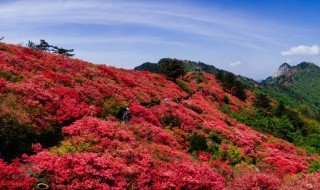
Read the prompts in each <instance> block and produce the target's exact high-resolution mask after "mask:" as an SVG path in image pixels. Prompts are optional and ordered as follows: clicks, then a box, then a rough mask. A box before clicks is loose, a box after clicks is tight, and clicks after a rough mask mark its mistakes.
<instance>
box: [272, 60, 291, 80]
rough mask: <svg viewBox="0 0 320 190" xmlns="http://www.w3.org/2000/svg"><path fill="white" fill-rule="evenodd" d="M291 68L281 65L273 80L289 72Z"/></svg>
mask: <svg viewBox="0 0 320 190" xmlns="http://www.w3.org/2000/svg"><path fill="white" fill-rule="evenodd" d="M291 68H292V67H291V66H290V65H289V64H288V63H284V64H282V65H281V66H280V67H279V69H278V70H277V71H276V72H275V73H274V75H273V78H275V77H279V76H281V75H284V74H286V73H287V72H289V71H290V69H291Z"/></svg>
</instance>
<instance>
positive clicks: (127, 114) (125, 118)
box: [122, 107, 131, 124]
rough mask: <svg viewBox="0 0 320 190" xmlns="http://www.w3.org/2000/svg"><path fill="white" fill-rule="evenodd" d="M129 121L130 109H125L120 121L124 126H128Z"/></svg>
mask: <svg viewBox="0 0 320 190" xmlns="http://www.w3.org/2000/svg"><path fill="white" fill-rule="evenodd" d="M130 119H131V111H130V109H129V108H128V107H127V108H126V110H125V111H124V113H123V116H122V121H123V122H124V123H125V124H128V123H129V121H130Z"/></svg>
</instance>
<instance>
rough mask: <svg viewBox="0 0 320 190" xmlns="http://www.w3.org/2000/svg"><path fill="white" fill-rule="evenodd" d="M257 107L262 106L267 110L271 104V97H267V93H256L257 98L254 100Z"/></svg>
mask: <svg viewBox="0 0 320 190" xmlns="http://www.w3.org/2000/svg"><path fill="white" fill-rule="evenodd" d="M253 104H254V106H255V107H258V108H262V109H265V110H269V109H270V107H271V105H270V99H269V98H268V97H267V95H265V94H260V93H258V94H256V99H255V100H254V102H253Z"/></svg>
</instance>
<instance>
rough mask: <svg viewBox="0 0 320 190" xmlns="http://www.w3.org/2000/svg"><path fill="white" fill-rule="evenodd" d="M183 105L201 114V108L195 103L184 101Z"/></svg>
mask: <svg viewBox="0 0 320 190" xmlns="http://www.w3.org/2000/svg"><path fill="white" fill-rule="evenodd" d="M183 105H184V106H185V107H187V108H189V109H191V110H192V111H194V112H196V113H198V114H202V109H201V108H200V107H198V106H196V105H189V104H187V103H186V102H184V103H183Z"/></svg>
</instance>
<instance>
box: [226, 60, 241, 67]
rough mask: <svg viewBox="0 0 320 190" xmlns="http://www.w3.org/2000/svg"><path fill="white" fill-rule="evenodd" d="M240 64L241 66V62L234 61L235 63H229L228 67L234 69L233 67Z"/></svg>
mask: <svg viewBox="0 0 320 190" xmlns="http://www.w3.org/2000/svg"><path fill="white" fill-rule="evenodd" d="M240 64H242V61H235V62H232V63H229V65H230V66H231V67H234V66H237V65H240Z"/></svg>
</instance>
